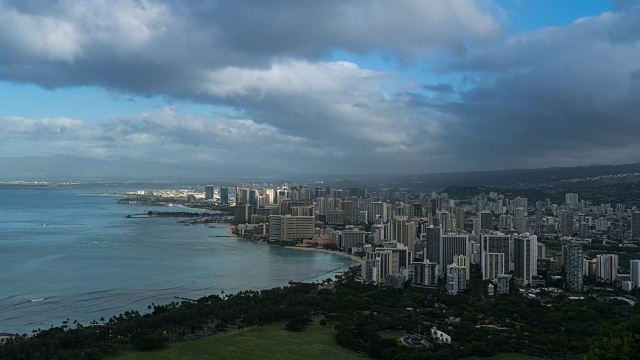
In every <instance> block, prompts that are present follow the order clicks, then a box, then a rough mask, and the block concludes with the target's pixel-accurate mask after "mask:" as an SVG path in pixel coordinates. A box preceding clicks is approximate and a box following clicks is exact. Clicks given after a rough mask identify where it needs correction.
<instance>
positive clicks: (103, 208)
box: [0, 184, 354, 333]
mask: <svg viewBox="0 0 640 360" xmlns="http://www.w3.org/2000/svg"><path fill="white" fill-rule="evenodd" d="M138 189H140V188H139V187H136V186H135V185H117V186H116V185H110V184H101V185H96V184H90V185H77V184H76V185H45V186H40V185H38V186H26V185H25V186H16V185H0V333H2V332H8V333H16V332H19V333H30V332H31V331H32V330H34V329H38V328H40V329H45V328H49V327H50V326H52V325H53V326H59V325H61V324H62V322H63V321H64V320H66V319H69V322H70V323H73V322H74V321H78V322H80V323H81V324H88V323H89V322H91V321H93V320H96V321H98V320H99V319H100V318H101V317H104V318H105V319H108V318H109V317H111V316H114V315H115V316H117V315H119V314H121V313H124V312H125V311H128V310H137V311H140V312H143V313H144V312H145V311H148V310H147V307H148V306H149V305H151V304H152V303H153V304H164V303H169V302H172V301H181V300H180V298H186V299H197V298H199V297H202V296H205V295H210V294H221V293H222V292H224V293H234V292H237V291H240V290H248V289H253V290H261V289H266V288H271V287H275V286H285V285H287V284H288V282H289V281H290V280H294V281H314V280H315V281H319V280H322V279H326V278H328V277H331V278H333V276H334V275H335V274H337V273H340V272H343V271H344V270H346V269H347V268H348V267H349V266H350V265H351V266H353V265H354V262H353V261H352V260H350V259H348V258H346V257H342V256H338V255H333V254H327V253H319V252H311V251H299V250H292V249H285V248H282V247H279V246H273V245H267V244H261V243H257V242H254V241H249V240H242V239H237V238H233V237H220V236H224V235H226V234H227V231H228V227H227V226H224V225H216V226H215V227H210V226H205V225H188V226H184V225H183V224H180V223H178V221H179V220H181V219H179V218H127V217H126V216H127V215H133V214H140V213H146V212H147V211H149V210H153V211H185V209H184V208H179V207H149V206H142V205H119V204H116V202H117V200H118V199H119V198H118V197H113V196H104V195H103V194H107V193H116V192H122V191H125V190H129V191H130V190H138ZM147 190H149V189H148V188H147ZM187 211H188V210H187ZM194 211H197V210H194Z"/></svg>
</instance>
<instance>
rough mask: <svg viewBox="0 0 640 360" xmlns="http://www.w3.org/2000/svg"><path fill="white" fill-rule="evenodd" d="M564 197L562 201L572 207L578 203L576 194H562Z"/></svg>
mask: <svg viewBox="0 0 640 360" xmlns="http://www.w3.org/2000/svg"><path fill="white" fill-rule="evenodd" d="M564 198H565V201H564V202H565V204H567V206H569V207H572V206H577V205H578V194H572V193H567V194H564Z"/></svg>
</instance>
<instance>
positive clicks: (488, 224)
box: [480, 211, 493, 230]
mask: <svg viewBox="0 0 640 360" xmlns="http://www.w3.org/2000/svg"><path fill="white" fill-rule="evenodd" d="M480 230H493V213H492V212H491V211H481V212H480Z"/></svg>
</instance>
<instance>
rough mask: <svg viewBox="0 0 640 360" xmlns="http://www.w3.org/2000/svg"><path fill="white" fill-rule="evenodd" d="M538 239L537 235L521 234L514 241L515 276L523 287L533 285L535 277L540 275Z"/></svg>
mask: <svg viewBox="0 0 640 360" xmlns="http://www.w3.org/2000/svg"><path fill="white" fill-rule="evenodd" d="M537 247H538V238H537V236H535V235H529V234H520V235H518V236H516V237H515V238H514V239H513V263H514V270H515V276H516V277H518V278H520V279H522V281H523V282H522V283H523V285H525V286H526V285H531V281H532V280H533V276H534V275H537V274H538V262H537V258H536V252H537Z"/></svg>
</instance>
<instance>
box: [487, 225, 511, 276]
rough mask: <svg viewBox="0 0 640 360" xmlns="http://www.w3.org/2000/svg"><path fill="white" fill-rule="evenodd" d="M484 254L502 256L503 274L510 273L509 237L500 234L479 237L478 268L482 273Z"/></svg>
mask: <svg viewBox="0 0 640 360" xmlns="http://www.w3.org/2000/svg"><path fill="white" fill-rule="evenodd" d="M485 253H503V254H504V258H503V260H504V267H503V268H504V270H503V271H504V273H508V272H509V271H511V236H510V235H506V234H502V233H493V234H483V235H482V236H481V237H480V267H481V268H482V269H483V271H484V267H485V263H484V254H485Z"/></svg>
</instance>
